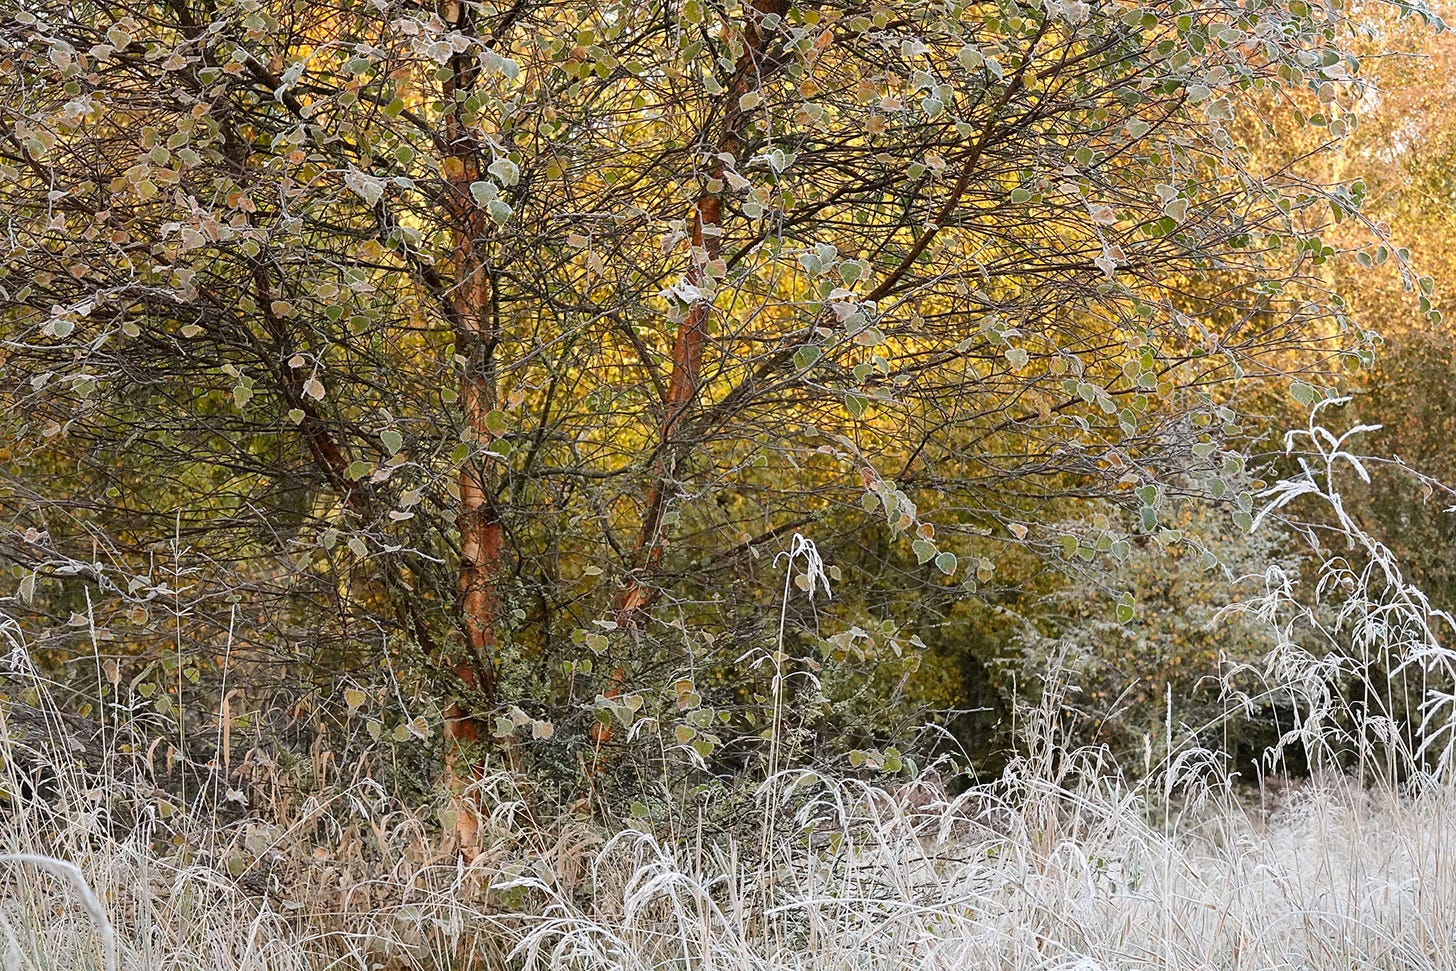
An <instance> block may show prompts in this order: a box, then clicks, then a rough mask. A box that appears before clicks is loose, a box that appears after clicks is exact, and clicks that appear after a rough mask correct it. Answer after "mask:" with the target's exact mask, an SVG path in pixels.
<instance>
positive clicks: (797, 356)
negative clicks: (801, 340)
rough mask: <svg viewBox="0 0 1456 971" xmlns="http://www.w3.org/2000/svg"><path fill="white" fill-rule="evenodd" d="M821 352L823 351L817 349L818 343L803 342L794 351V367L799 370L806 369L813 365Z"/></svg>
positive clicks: (821, 354) (820, 355)
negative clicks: (802, 344) (803, 343)
mask: <svg viewBox="0 0 1456 971" xmlns="http://www.w3.org/2000/svg"><path fill="white" fill-rule="evenodd" d="M823 354H824V352H823V351H821V350H820V349H819V345H818V344H805V345H804V346H803V347H801V348H799V349H798V350H797V351H795V352H794V367H796V368H798V369H799V370H800V371H804V370H807V369H809V368H811V367H813V366H814V362H816V361H818V360H819V358H820V357H822V356H823Z"/></svg>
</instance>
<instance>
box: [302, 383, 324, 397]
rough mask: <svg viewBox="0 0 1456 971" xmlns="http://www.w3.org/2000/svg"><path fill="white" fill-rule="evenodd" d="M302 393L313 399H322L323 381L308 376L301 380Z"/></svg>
mask: <svg viewBox="0 0 1456 971" xmlns="http://www.w3.org/2000/svg"><path fill="white" fill-rule="evenodd" d="M303 393H304V394H305V395H307V396H308V397H310V398H312V399H313V400H314V401H322V400H323V398H324V383H323V382H322V381H320V380H319V379H318V378H309V379H308V380H307V381H305V382H303Z"/></svg>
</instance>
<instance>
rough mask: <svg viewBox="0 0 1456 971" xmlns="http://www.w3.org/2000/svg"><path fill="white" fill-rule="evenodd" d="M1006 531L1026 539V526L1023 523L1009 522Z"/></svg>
mask: <svg viewBox="0 0 1456 971" xmlns="http://www.w3.org/2000/svg"><path fill="white" fill-rule="evenodd" d="M1006 531H1007V532H1009V533H1010V534H1011V535H1012V536H1015V537H1016V538H1017V539H1026V527H1025V526H1023V525H1021V523H1007V524H1006Z"/></svg>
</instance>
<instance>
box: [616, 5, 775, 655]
mask: <svg viewBox="0 0 1456 971" xmlns="http://www.w3.org/2000/svg"><path fill="white" fill-rule="evenodd" d="M788 9H789V4H788V0H754V2H753V4H752V6H751V11H752V12H751V13H750V15H749V17H748V19H747V23H745V24H744V27H743V53H742V54H740V55H739V57H738V61H737V62H736V64H735V65H734V69H733V77H732V78H731V79H730V81H729V84H728V85H727V89H728V90H727V94H726V95H725V96H724V99H723V102H722V103H723V105H724V108H723V117H722V120H721V122H719V126H718V138H717V140H716V142H715V143H714V151H713V155H712V158H711V159H710V160H709V164H708V188H707V189H705V190H704V192H703V193H702V194H701V195H699V196H698V199H697V202H696V204H695V205H694V207H693V229H692V247H693V249H692V252H693V258H692V261H691V263H690V264H689V266H688V273H687V282H688V284H689V285H690V286H693V287H705V286H706V285H708V284H710V283H711V281H710V280H709V279H708V267H709V265H710V264H711V263H712V262H713V261H715V260H717V259H718V258H719V254H720V253H721V252H722V231H723V197H722V186H723V184H724V181H725V180H724V173H725V171H726V170H727V168H728V165H729V164H730V163H729V162H727V161H725V157H726V158H728V159H732V160H734V163H733V164H736V162H737V160H738V158H739V154H740V153H741V152H742V150H743V146H744V136H745V134H746V132H745V128H746V123H747V121H748V114H747V113H746V112H745V111H744V110H743V108H742V107H740V102H741V100H742V98H743V96H744V95H746V94H748V93H749V92H751V91H753V90H754V89H756V88H757V87H759V86H760V85H762V84H763V83H764V82H765V81H766V80H767V79H768V78H769V76H771V75H772V74H773V72H774V71H775V70H776V69H777V68H778V66H779V62H778V60H777V59H775V58H770V57H769V56H768V48H769V43H770V40H771V35H770V34H769V33H768V32H766V31H765V30H764V29H763V26H762V21H763V18H764V17H766V16H768V15H770V14H773V15H776V16H779V17H782V16H784V15H785V14H786V13H788ZM705 141H706V139H705ZM712 315H713V303H712V300H711V299H710V298H707V297H702V298H698V299H696V300H694V301H693V303H692V305H691V306H690V307H689V308H688V312H687V315H686V316H684V318H683V320H682V323H680V324H679V325H678V328H677V335H676V337H675V338H674V340H673V345H672V376H671V378H670V380H669V382H668V386H667V390H666V394H665V397H664V399H663V402H662V426H661V437H660V441H659V444H658V450H657V459H656V461H655V462H654V463H653V468H652V482H651V484H650V485H649V486H648V488H647V494H646V496H645V498H644V502H643V506H644V508H645V510H646V512H645V513H644V515H643V517H642V528H641V530H640V531H639V532H638V535H637V540H636V543H635V544H634V546H633V550H634V553H635V554H636V557H635V562H634V564H633V568H634V569H633V575H632V576H631V577H630V578H629V579H628V582H627V584H626V586H625V587H624V588H623V590H622V593H621V595H620V596H619V597H618V598H617V623H618V624H619V625H620V626H624V627H631V626H633V625H635V624H636V623H637V621H638V619H639V616H640V614H641V612H642V611H644V610H646V609H647V608H649V607H651V606H652V603H653V602H654V601H655V600H656V599H657V596H658V593H659V590H658V588H657V587H656V586H655V585H654V583H653V582H652V581H653V574H655V573H656V572H657V569H658V567H659V565H660V564H661V563H662V556H663V553H664V551H665V550H666V548H667V539H668V537H667V530H666V528H665V525H664V523H663V516H664V514H665V513H666V512H667V506H668V503H669V501H670V499H671V492H672V489H673V487H674V485H675V483H676V481H677V469H678V464H679V463H680V462H681V460H682V459H683V458H684V456H685V455H686V453H687V452H688V451H689V449H690V448H691V447H692V444H693V443H692V442H688V441H683V440H681V439H680V438H679V432H680V431H681V429H682V428H683V426H684V425H685V419H686V418H687V417H688V415H689V414H690V413H691V411H692V408H693V405H694V403H695V402H696V401H697V397H698V391H699V389H700V387H701V384H702V376H703V347H704V345H705V344H706V343H707V339H708V325H709V323H710V321H711V320H712Z"/></svg>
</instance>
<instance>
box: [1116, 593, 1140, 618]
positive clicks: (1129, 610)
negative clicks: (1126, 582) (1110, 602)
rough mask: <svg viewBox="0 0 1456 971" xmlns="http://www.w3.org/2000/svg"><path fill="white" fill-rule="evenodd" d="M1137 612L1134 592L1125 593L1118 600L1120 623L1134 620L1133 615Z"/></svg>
mask: <svg viewBox="0 0 1456 971" xmlns="http://www.w3.org/2000/svg"><path fill="white" fill-rule="evenodd" d="M1136 613H1137V601H1135V600H1133V598H1132V594H1130V593H1125V594H1123V595H1122V599H1121V600H1119V601H1118V602H1117V622H1118V623H1119V624H1125V623H1127V622H1128V621H1130V620H1132V618H1133V615H1134V614H1136Z"/></svg>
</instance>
